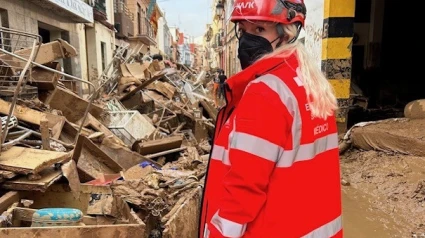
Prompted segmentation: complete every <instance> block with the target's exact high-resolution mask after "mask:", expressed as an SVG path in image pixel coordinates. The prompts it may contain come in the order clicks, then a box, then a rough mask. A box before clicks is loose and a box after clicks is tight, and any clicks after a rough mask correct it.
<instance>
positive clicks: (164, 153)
mask: <svg viewBox="0 0 425 238" xmlns="http://www.w3.org/2000/svg"><path fill="white" fill-rule="evenodd" d="M186 149H187V147H180V148H176V149H172V150H167V151H162V152H159V153H155V154H150V155H146V158H148V159H152V158H156V157H159V156H163V155H168V154H171V153H176V152H180V151H183V150H186Z"/></svg>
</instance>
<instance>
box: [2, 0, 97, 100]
mask: <svg viewBox="0 0 425 238" xmlns="http://www.w3.org/2000/svg"><path fill="white" fill-rule="evenodd" d="M93 23H94V17H93V8H92V6H90V5H89V4H88V3H87V2H85V1H82V0H75V1H73V2H70V1H59V0H1V4H0V25H1V26H3V27H8V28H11V29H16V30H20V31H23V32H28V33H32V34H39V35H40V36H42V38H43V43H47V42H50V41H54V40H56V39H59V38H60V39H63V40H66V41H68V42H69V43H70V44H71V45H72V46H74V47H75V48H76V49H77V52H78V53H79V55H78V56H77V57H74V58H72V59H64V60H59V62H60V64H61V66H62V67H63V69H64V72H66V73H68V74H72V75H75V76H77V77H81V78H82V79H85V80H88V78H89V76H88V73H87V72H88V70H87V53H86V37H85V28H86V26H87V25H90V24H93ZM76 91H78V92H79V93H82V85H80V84H78V85H77V89H76Z"/></svg>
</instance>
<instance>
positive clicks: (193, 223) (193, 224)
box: [163, 187, 202, 238]
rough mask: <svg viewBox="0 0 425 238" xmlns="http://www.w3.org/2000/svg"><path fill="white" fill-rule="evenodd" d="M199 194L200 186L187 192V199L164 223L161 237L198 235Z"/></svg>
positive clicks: (191, 236)
mask: <svg viewBox="0 0 425 238" xmlns="http://www.w3.org/2000/svg"><path fill="white" fill-rule="evenodd" d="M201 196H202V188H200V187H198V188H197V189H195V190H194V191H193V192H191V193H189V194H188V196H187V200H186V201H185V202H184V203H183V204H181V205H180V207H179V208H177V210H176V211H175V213H174V214H172V215H171V217H170V220H168V222H167V223H166V224H165V226H164V227H165V228H164V232H163V238H175V237H184V238H197V237H198V223H199V216H200V202H201V201H200V200H201ZM173 210H174V209H173ZM172 212H173V211H172ZM167 215H168V214H167Z"/></svg>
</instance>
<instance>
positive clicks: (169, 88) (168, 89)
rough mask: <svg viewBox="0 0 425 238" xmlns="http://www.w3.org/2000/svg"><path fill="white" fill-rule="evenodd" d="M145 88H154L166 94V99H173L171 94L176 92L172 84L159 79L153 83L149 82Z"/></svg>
mask: <svg viewBox="0 0 425 238" xmlns="http://www.w3.org/2000/svg"><path fill="white" fill-rule="evenodd" d="M146 88H147V89H150V90H155V91H157V92H159V93H161V94H162V95H164V96H166V97H167V98H168V99H173V96H174V94H175V92H176V88H175V87H174V86H173V85H171V84H169V83H166V82H161V81H156V82H155V83H153V84H150V85H149V86H148V87H146Z"/></svg>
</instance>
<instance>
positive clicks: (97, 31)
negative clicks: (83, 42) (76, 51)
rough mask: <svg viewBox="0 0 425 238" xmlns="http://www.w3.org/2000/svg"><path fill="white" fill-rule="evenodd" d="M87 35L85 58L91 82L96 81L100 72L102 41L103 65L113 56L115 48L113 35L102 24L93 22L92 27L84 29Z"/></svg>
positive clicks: (106, 64)
mask: <svg viewBox="0 0 425 238" xmlns="http://www.w3.org/2000/svg"><path fill="white" fill-rule="evenodd" d="M86 37H87V60H88V73H89V80H90V81H91V82H97V80H98V78H99V76H100V75H101V74H102V72H103V69H102V49H101V45H102V42H104V43H105V49H106V51H105V52H106V54H105V56H106V60H105V66H106V67H107V66H108V64H109V62H111V60H112V57H113V51H114V49H115V36H114V34H113V32H112V31H111V30H110V29H108V28H106V27H105V26H104V25H102V24H100V23H98V22H95V23H94V27H90V28H87V29H86Z"/></svg>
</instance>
